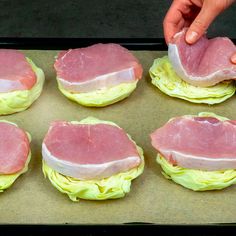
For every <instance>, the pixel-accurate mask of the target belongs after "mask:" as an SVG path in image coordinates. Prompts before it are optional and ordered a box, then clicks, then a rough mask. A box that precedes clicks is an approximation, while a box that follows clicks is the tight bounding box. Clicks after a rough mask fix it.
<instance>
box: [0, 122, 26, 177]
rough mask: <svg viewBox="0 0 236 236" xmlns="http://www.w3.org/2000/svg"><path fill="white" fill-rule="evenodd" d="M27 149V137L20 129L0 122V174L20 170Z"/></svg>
mask: <svg viewBox="0 0 236 236" xmlns="http://www.w3.org/2000/svg"><path fill="white" fill-rule="evenodd" d="M29 150H30V147H29V139H28V137H27V134H26V133H25V132H24V131H23V130H22V129H20V128H18V127H17V126H15V125H13V124H9V123H6V122H0V174H14V173H16V172H18V171H20V170H22V169H23V168H24V167H25V163H26V161H27V159H28V155H29Z"/></svg>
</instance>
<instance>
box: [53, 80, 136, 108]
mask: <svg viewBox="0 0 236 236" xmlns="http://www.w3.org/2000/svg"><path fill="white" fill-rule="evenodd" d="M57 82H58V88H59V90H60V91H61V92H62V93H63V94H64V95H65V96H66V97H67V98H69V99H70V100H72V101H75V102H77V103H79V104H81V105H83V106H88V107H91V106H92V107H104V106H107V105H110V104H113V103H116V102H118V101H120V100H123V99H124V98H126V97H128V96H129V95H130V94H131V93H132V92H133V91H134V90H135V88H136V86H137V83H138V81H137V80H136V81H134V82H132V83H122V84H119V85H116V86H114V87H110V88H103V89H97V90H95V91H92V92H87V93H72V92H68V91H66V90H65V89H64V88H63V87H62V85H61V84H60V82H59V80H58V78H57Z"/></svg>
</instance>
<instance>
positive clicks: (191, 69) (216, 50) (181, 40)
mask: <svg viewBox="0 0 236 236" xmlns="http://www.w3.org/2000/svg"><path fill="white" fill-rule="evenodd" d="M185 32H186V29H185V30H183V31H181V32H180V33H177V34H176V35H175V37H174V40H173V42H172V43H170V44H169V48H168V56H169V59H170V62H171V64H172V66H173V68H174V70H175V72H176V73H177V74H178V75H179V76H180V77H181V78H182V79H183V80H185V81H186V82H188V83H190V84H192V85H194V86H201V87H208V86H212V85H215V84H217V83H219V82H221V81H223V80H229V79H235V78H236V65H234V64H233V63H231V61H230V57H231V56H232V55H233V53H235V52H236V46H235V45H234V44H233V42H232V41H230V39H228V38H221V37H218V38H213V39H210V40H208V39H207V38H206V37H205V36H204V37H202V38H201V39H200V40H199V41H198V42H197V43H195V44H193V45H189V44H187V43H186V42H185Z"/></svg>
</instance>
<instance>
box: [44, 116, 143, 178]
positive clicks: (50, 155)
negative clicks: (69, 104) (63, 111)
mask: <svg viewBox="0 0 236 236" xmlns="http://www.w3.org/2000/svg"><path fill="white" fill-rule="evenodd" d="M42 154H43V158H44V160H45V161H46V163H47V164H48V165H49V166H50V167H51V168H52V169H54V170H56V171H58V172H59V173H61V174H64V175H66V176H71V177H75V178H78V179H101V178H105V177H109V176H112V175H114V174H117V173H119V172H124V171H127V170H129V169H131V168H134V167H136V166H138V165H139V164H140V161H141V159H140V156H139V154H138V152H137V149H136V146H135V144H134V143H133V142H132V141H131V140H130V139H129V138H128V136H127V134H126V133H125V132H124V131H123V130H122V129H121V128H118V127H116V126H113V125H107V124H92V125H90V124H89V125H88V124H72V123H69V122H63V121H59V122H54V123H53V124H52V125H51V126H50V128H49V131H48V133H47V135H46V137H45V138H44V141H43V146H42Z"/></svg>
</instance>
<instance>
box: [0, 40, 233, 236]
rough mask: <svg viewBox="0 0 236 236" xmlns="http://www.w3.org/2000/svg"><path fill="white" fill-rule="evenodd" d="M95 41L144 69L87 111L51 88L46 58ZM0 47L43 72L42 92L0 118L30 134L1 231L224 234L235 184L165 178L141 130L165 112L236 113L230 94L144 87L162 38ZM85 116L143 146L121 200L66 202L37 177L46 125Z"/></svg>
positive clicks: (3, 43)
mask: <svg viewBox="0 0 236 236" xmlns="http://www.w3.org/2000/svg"><path fill="white" fill-rule="evenodd" d="M99 42H102V43H108V42H114V43H119V44H121V45H122V46H124V47H126V48H128V49H130V50H133V53H134V54H135V56H136V57H137V58H138V59H139V60H140V62H141V64H142V65H143V67H144V74H143V79H142V80H141V81H140V82H139V83H138V86H137V89H136V90H135V91H134V92H133V93H132V94H131V96H130V97H129V98H127V99H125V100H123V101H121V102H118V103H116V104H113V105H110V106H108V107H104V108H87V107H83V106H80V105H78V104H76V103H74V102H72V101H69V100H68V99H67V98H65V97H64V96H63V95H62V94H61V93H60V92H59V90H58V89H57V84H56V80H55V71H54V69H53V63H54V58H55V56H56V55H57V53H58V51H59V50H62V49H69V48H78V47H85V46H89V45H91V44H94V43H99ZM234 42H235V40H234ZM0 47H1V48H15V49H20V50H22V51H23V52H24V53H25V55H26V56H28V57H30V58H31V59H32V60H33V61H34V62H35V63H36V64H37V65H38V66H39V67H41V68H42V69H43V70H44V72H45V76H46V82H45V85H44V89H43V92H42V95H41V96H40V97H39V99H38V100H37V101H36V102H35V103H34V104H33V105H32V106H31V107H30V108H29V109H27V110H26V111H23V112H20V113H16V114H12V115H8V116H1V117H0V118H1V119H7V120H9V121H13V122H16V123H17V124H18V125H19V126H20V127H22V128H24V129H25V130H27V131H29V132H30V133H31V134H32V138H33V139H32V143H31V149H32V160H31V162H30V165H29V170H28V172H27V173H26V174H24V175H22V176H21V177H20V178H19V179H18V180H17V181H16V182H15V183H14V185H13V186H12V187H11V188H10V189H9V190H6V191H5V192H4V193H1V194H0V209H1V212H3V214H1V215H0V227H1V232H4V231H7V232H11V233H17V232H22V233H31V232H33V233H34V234H35V233H36V234H42V233H44V232H48V233H52V232H55V231H56V232H59V233H65V234H68V233H69V232H70V233H74V232H76V233H79V232H80V233H82V234H83V235H85V234H86V235H87V234H88V235H93V234H94V235H95V234H96V235H97V234H98V233H102V234H107V235H108V234H111V233H112V234H121V233H129V232H130V233H131V232H143V233H148V232H149V233H152V232H155V233H157V232H160V233H165V234H168V233H170V235H177V234H178V232H181V233H183V232H185V233H188V232H190V231H191V234H192V235H194V234H195V235H198V234H199V233H200V232H204V233H210V234H211V233H214V235H215V234H216V233H220V232H223V231H222V230H221V229H222V227H223V230H224V233H226V232H227V233H230V232H233V231H234V229H235V228H234V223H235V222H236V213H235V212H236V211H235V210H236V204H234V203H235V199H236V186H232V187H230V188H227V189H225V190H222V191H211V192H202V193H199V192H193V191H190V190H187V189H185V188H183V187H181V186H179V185H177V184H174V182H171V181H168V180H166V179H165V178H164V177H163V176H162V174H161V169H160V167H159V166H158V165H157V164H156V162H155V158H156V152H155V150H154V149H153V148H152V146H151V143H150V138H149V134H150V133H151V132H152V131H153V130H154V129H156V128H158V127H160V126H161V125H163V124H164V123H166V122H167V121H168V120H169V119H170V118H171V117H174V116H178V115H185V114H197V113H198V112H201V111H209V112H215V113H217V114H219V115H224V116H226V117H229V118H231V119H235V117H236V109H235V106H236V100H235V96H233V97H232V98H230V99H229V100H227V101H225V102H224V103H221V104H218V105H214V106H209V105H203V104H192V103H189V102H186V101H183V100H180V99H177V98H171V97H169V96H167V95H165V94H163V93H162V92H161V91H159V90H158V89H157V88H156V87H154V86H153V85H152V84H151V82H150V77H149V74H148V70H149V68H150V66H151V65H152V62H153V60H154V59H155V58H158V57H162V56H163V55H166V53H167V52H166V49H167V47H166V44H165V41H164V39H137V38H136V39H113V38H109V39H108V38H106V39H97V38H92V39H85V38H84V39H75V38H73V39H65V38H63V39H58V38H51V39H49V38H41V39H39V38H37V39H36V38H1V39H0ZM87 116H95V117H97V118H100V119H104V120H111V121H114V122H116V123H117V124H118V125H120V126H121V127H123V128H124V129H125V130H126V131H127V132H128V133H129V134H130V135H131V136H132V138H133V139H134V140H135V141H136V142H137V144H138V145H140V146H141V147H142V148H143V149H144V154H145V162H146V166H145V171H144V173H143V174H142V175H141V176H140V177H138V178H137V179H136V180H134V181H133V183H132V186H131V192H130V193H129V194H128V195H127V196H126V197H125V198H123V199H117V200H107V201H99V202H98V201H85V200H81V201H80V202H79V203H74V202H72V201H70V200H69V198H68V197H67V196H66V195H64V194H62V193H60V192H59V191H57V190H56V189H55V188H54V187H53V186H52V185H51V184H50V182H49V180H48V179H45V178H44V177H43V174H42V171H41V159H42V158H41V143H42V139H43V137H44V135H45V133H46V131H47V129H48V127H49V124H50V122H51V121H53V120H76V119H77V120H80V119H83V118H85V117H87ZM222 213H223V214H222Z"/></svg>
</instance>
